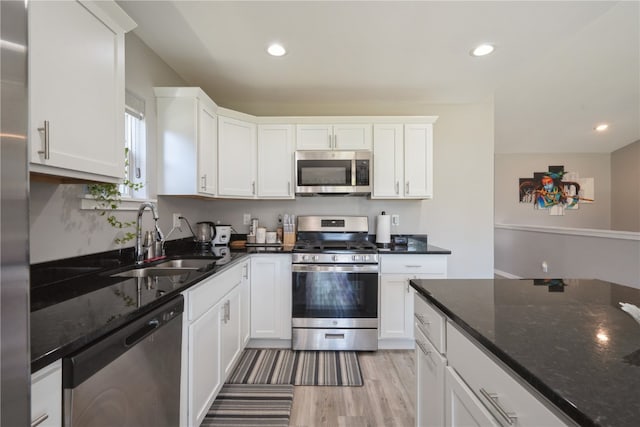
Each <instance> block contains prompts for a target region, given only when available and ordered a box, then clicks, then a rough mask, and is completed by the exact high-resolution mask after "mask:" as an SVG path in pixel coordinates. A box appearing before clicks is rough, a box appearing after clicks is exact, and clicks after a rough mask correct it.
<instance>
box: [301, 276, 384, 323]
mask: <svg viewBox="0 0 640 427" xmlns="http://www.w3.org/2000/svg"><path fill="white" fill-rule="evenodd" d="M292 285H293V310H292V313H293V317H299V318H376V317H378V275H377V274H376V273H352V272H349V273H345V272H294V273H293V284H292Z"/></svg>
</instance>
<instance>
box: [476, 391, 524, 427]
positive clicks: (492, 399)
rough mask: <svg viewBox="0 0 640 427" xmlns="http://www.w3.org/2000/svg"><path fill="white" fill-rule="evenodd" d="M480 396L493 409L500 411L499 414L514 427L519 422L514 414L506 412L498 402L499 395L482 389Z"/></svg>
mask: <svg viewBox="0 0 640 427" xmlns="http://www.w3.org/2000/svg"><path fill="white" fill-rule="evenodd" d="M480 394H482V396H483V397H484V398H485V399H486V400H487V402H489V403H490V404H491V406H493V408H494V409H495V410H496V411H498V414H500V416H501V417H502V418H503V419H504V420H505V421H506V422H507V424H509V425H510V426H512V425H513V424H514V423H515V422H516V421H517V420H518V417H517V416H516V414H514V413H513V412H507V411H505V410H504V408H503V407H502V405H500V402H498V395H497V394H495V393H489V392H488V391H487V390H485V389H484V388H480Z"/></svg>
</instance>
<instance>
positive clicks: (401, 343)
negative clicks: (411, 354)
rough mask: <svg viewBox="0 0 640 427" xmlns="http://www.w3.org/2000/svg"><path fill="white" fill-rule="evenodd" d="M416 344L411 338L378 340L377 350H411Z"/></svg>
mask: <svg viewBox="0 0 640 427" xmlns="http://www.w3.org/2000/svg"><path fill="white" fill-rule="evenodd" d="M415 346H416V342H415V340H414V339H413V338H379V339H378V350H413V349H414V348H415Z"/></svg>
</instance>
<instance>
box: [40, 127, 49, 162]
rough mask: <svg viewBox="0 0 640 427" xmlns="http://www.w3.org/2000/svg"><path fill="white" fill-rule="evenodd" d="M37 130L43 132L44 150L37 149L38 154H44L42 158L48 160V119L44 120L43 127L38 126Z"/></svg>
mask: <svg viewBox="0 0 640 427" xmlns="http://www.w3.org/2000/svg"><path fill="white" fill-rule="evenodd" d="M38 132H44V150H39V151H38V154H44V159H45V160H49V158H50V157H51V156H50V152H49V120H45V121H44V127H41V128H38Z"/></svg>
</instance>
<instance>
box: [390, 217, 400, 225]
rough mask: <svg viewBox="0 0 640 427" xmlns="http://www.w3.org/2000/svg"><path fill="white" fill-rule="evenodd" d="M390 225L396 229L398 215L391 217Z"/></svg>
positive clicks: (398, 222) (398, 221) (398, 219)
mask: <svg viewBox="0 0 640 427" xmlns="http://www.w3.org/2000/svg"><path fill="white" fill-rule="evenodd" d="M391 225H395V226H396V227H397V226H398V225H400V215H398V214H393V215H391Z"/></svg>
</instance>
